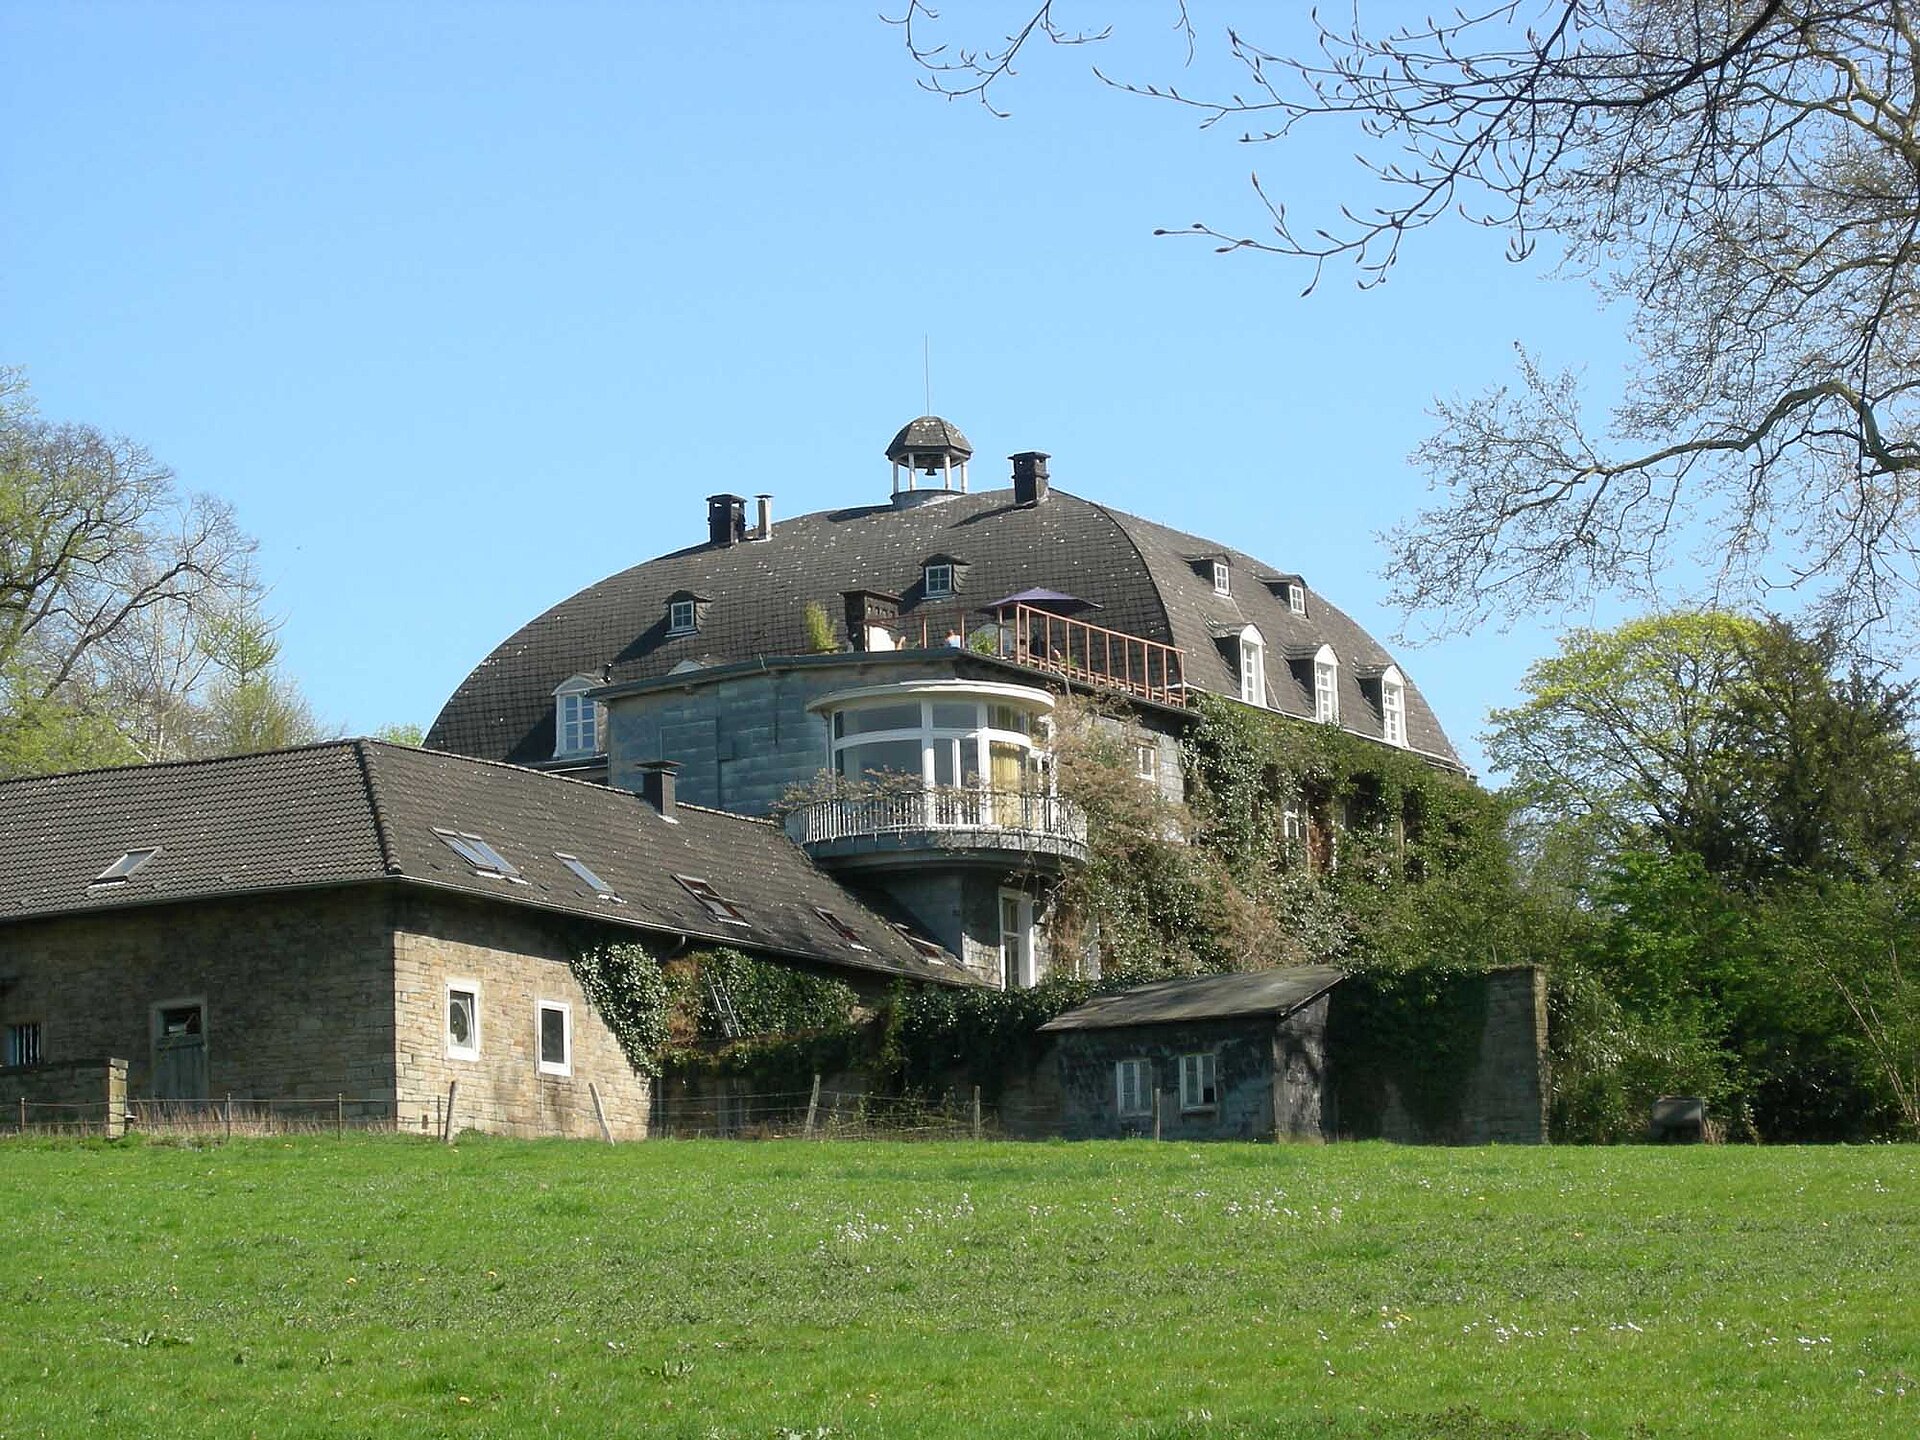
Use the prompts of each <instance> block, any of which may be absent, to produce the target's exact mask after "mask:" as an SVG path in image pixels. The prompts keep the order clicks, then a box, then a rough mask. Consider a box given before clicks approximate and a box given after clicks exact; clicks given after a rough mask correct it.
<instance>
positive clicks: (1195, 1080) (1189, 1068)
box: [1180, 1050, 1220, 1110]
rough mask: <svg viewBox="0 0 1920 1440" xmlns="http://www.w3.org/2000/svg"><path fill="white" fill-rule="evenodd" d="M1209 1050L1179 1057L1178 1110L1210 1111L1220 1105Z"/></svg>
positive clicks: (1212, 1059)
mask: <svg viewBox="0 0 1920 1440" xmlns="http://www.w3.org/2000/svg"><path fill="white" fill-rule="evenodd" d="M1214 1075H1215V1072H1214V1055H1213V1052H1212V1051H1211V1050H1208V1051H1205V1052H1203V1053H1201V1054H1198V1055H1182V1056H1181V1057H1180V1108H1181V1109H1182V1110H1212V1109H1216V1108H1217V1107H1218V1106H1219V1104H1220V1087H1219V1084H1218V1083H1217V1081H1216V1080H1215V1078H1214Z"/></svg>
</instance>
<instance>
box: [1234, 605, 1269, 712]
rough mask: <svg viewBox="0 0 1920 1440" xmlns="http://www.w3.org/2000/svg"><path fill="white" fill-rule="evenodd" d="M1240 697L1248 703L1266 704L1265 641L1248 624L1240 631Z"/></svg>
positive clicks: (1263, 708)
mask: <svg viewBox="0 0 1920 1440" xmlns="http://www.w3.org/2000/svg"><path fill="white" fill-rule="evenodd" d="M1240 699H1241V701H1242V702H1243V703H1245V704H1248V705H1257V706H1259V707H1260V709H1262V710H1265V709H1267V708H1268V706H1267V642H1266V641H1265V640H1263V639H1262V638H1261V636H1260V632H1259V631H1258V630H1257V629H1255V628H1254V627H1253V626H1251V625H1249V626H1247V628H1246V629H1244V630H1242V631H1241V632H1240Z"/></svg>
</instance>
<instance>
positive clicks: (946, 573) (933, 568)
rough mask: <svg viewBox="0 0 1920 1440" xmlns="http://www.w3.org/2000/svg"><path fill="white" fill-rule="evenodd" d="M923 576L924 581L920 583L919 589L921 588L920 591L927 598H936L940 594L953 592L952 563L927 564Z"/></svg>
mask: <svg viewBox="0 0 1920 1440" xmlns="http://www.w3.org/2000/svg"><path fill="white" fill-rule="evenodd" d="M924 577H925V583H924V584H923V585H922V587H921V589H922V592H923V593H924V594H925V595H927V597H928V598H929V599H934V598H938V597H939V596H942V595H951V594H953V566H952V565H950V564H939V565H929V566H927V568H926V570H925V572H924Z"/></svg>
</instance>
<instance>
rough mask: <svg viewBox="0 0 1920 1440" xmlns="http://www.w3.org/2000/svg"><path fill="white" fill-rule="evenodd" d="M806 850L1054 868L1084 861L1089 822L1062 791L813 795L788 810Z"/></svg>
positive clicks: (834, 857) (858, 861) (854, 862)
mask: <svg viewBox="0 0 1920 1440" xmlns="http://www.w3.org/2000/svg"><path fill="white" fill-rule="evenodd" d="M786 829H787V835H788V837H789V838H790V839H792V840H793V841H794V842H795V843H797V844H799V845H800V846H802V847H803V848H804V849H805V850H806V852H807V854H808V855H810V856H812V857H813V858H814V859H815V860H818V861H821V862H822V863H825V864H836V863H838V864H840V865H842V866H845V867H848V868H855V867H870V866H881V865H886V866H892V865H901V864H915V863H926V864H937V863H952V862H955V861H962V862H981V863H990V864H998V865H1024V866H1026V867H1029V868H1034V869H1040V870H1047V871H1057V870H1059V869H1060V868H1061V867H1062V866H1063V865H1065V864H1084V863H1085V861H1086V858H1087V820H1086V816H1085V815H1083V814H1082V813H1081V812H1080V808H1079V806H1077V805H1075V804H1073V803H1072V802H1071V801H1069V800H1062V799H1061V798H1060V797H1059V796H1057V795H1048V794H1044V793H1040V792H1036V791H1024V790H968V789H910V790H899V791H890V792H883V793H880V794H875V795H856V796H843V797H838V798H834V799H828V800H814V801H810V802H808V803H806V804H803V805H801V806H799V807H797V808H796V809H793V810H791V811H789V812H788V813H787V818H786Z"/></svg>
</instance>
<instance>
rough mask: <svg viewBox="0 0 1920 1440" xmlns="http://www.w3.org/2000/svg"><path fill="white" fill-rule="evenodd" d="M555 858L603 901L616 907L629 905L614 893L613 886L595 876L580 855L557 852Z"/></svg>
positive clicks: (554, 854)
mask: <svg viewBox="0 0 1920 1440" xmlns="http://www.w3.org/2000/svg"><path fill="white" fill-rule="evenodd" d="M553 858H554V859H556V860H558V861H559V862H560V863H561V864H562V865H564V866H566V867H567V869H569V870H571V871H572V872H573V873H574V874H575V875H577V876H579V877H580V879H581V881H582V882H583V883H584V884H585V885H586V886H587V887H588V888H589V889H590V890H592V891H593V893H594V894H596V895H598V896H599V897H600V898H601V899H602V900H611V901H612V902H613V903H614V904H615V905H624V904H626V903H627V902H626V901H625V900H622V899H621V898H620V897H619V895H617V894H615V893H614V889H613V887H612V886H611V885H609V884H607V882H606V881H604V880H602V879H601V878H600V877H599V876H598V875H596V874H594V873H593V867H592V866H590V865H588V864H587V862H586V861H584V860H582V859H581V858H580V857H579V856H578V855H569V854H567V853H566V851H564V850H556V851H554V852H553Z"/></svg>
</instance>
